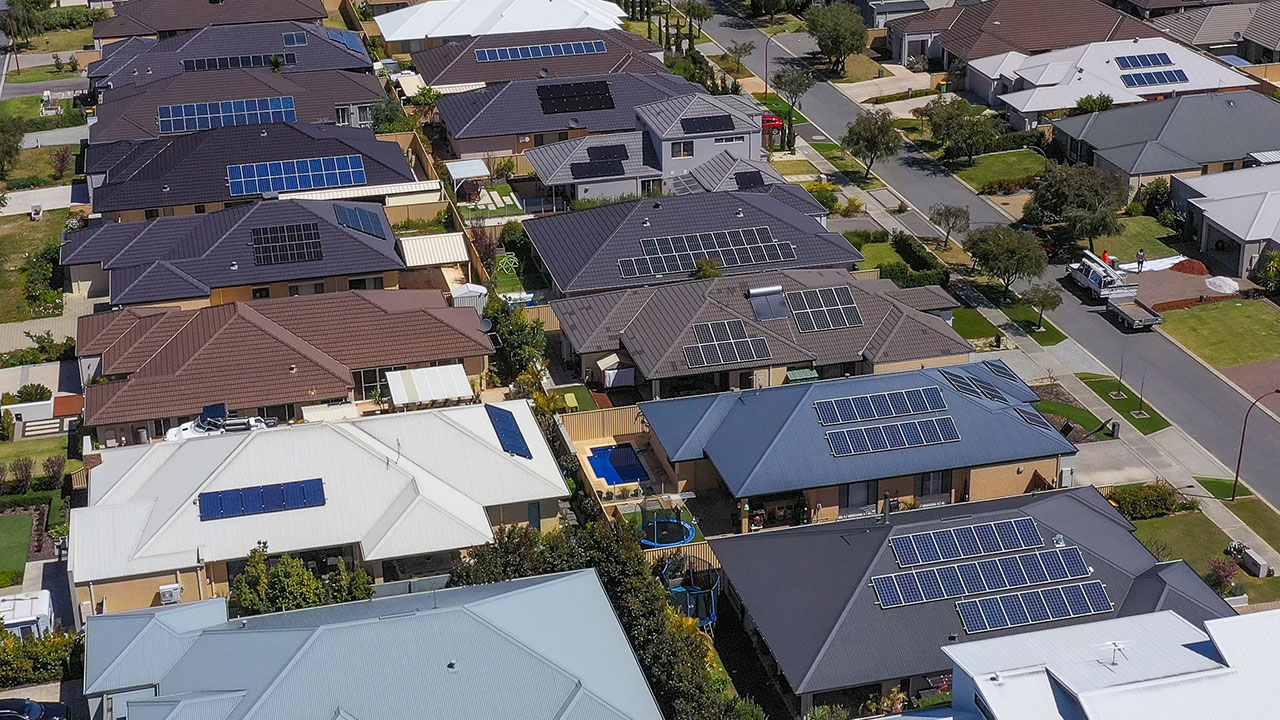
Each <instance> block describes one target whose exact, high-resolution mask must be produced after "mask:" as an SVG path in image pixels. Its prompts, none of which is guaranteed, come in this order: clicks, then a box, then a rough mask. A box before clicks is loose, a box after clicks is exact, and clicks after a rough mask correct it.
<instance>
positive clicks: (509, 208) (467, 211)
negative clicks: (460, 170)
mask: <svg viewBox="0 0 1280 720" xmlns="http://www.w3.org/2000/svg"><path fill="white" fill-rule="evenodd" d="M480 195H481V197H482V198H488V197H491V196H493V195H497V196H498V197H499V198H500V199H502V200H503V203H502V204H501V205H498V204H497V203H496V202H495V203H494V204H493V206H492V207H486V206H485V205H484V204H482V203H481V202H477V203H459V204H458V211H459V212H461V213H462V214H463V215H464V216H466V217H468V218H472V217H486V218H489V217H504V216H506V215H523V214H524V208H523V207H522V206H521V205H520V199H519V198H517V197H516V194H515V192H514V191H512V189H511V186H510V185H508V184H506V183H498V184H496V185H489V186H487V187H485V188H484V189H483V190H481V193H480ZM508 201H510V202H508Z"/></svg>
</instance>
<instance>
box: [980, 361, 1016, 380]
mask: <svg viewBox="0 0 1280 720" xmlns="http://www.w3.org/2000/svg"><path fill="white" fill-rule="evenodd" d="M982 364H983V365H984V366H985V367H986V368H987V370H990V371H991V374H992V375H995V376H996V377H999V378H1004V379H1005V380H1008V381H1009V382H1022V378H1020V377H1018V376H1017V375H1016V374H1015V373H1014V372H1013V371H1012V370H1010V369H1009V366H1008V365H1005V364H1004V361H1003V360H983V361H982Z"/></svg>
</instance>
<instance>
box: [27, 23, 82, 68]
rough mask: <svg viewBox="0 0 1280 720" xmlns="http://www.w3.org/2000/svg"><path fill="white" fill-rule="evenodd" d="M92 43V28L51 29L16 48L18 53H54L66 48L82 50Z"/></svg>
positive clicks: (66, 49)
mask: <svg viewBox="0 0 1280 720" xmlns="http://www.w3.org/2000/svg"><path fill="white" fill-rule="evenodd" d="M92 45H93V28H91V27H87V28H79V29H76V30H51V31H49V32H47V33H44V34H43V35H37V36H35V37H33V38H31V41H30V42H28V43H27V44H25V45H23V46H22V48H21V49H19V50H18V54H19V55H26V54H31V53H56V52H67V51H68V50H83V49H85V47H89V46H92ZM63 60H66V58H63Z"/></svg>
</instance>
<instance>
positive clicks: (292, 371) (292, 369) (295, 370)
mask: <svg viewBox="0 0 1280 720" xmlns="http://www.w3.org/2000/svg"><path fill="white" fill-rule="evenodd" d="M289 374H290V375H297V374H298V366H297V364H296V363H295V364H293V365H290V366H289Z"/></svg>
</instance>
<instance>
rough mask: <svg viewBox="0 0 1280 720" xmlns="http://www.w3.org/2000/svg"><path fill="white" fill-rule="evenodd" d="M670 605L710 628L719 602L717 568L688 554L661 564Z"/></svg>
mask: <svg viewBox="0 0 1280 720" xmlns="http://www.w3.org/2000/svg"><path fill="white" fill-rule="evenodd" d="M661 576H662V580H663V582H664V583H665V584H666V586H667V591H668V592H669V593H670V594H671V595H670V600H671V604H672V606H674V607H675V609H676V610H678V611H680V613H681V614H683V615H685V616H686V617H691V618H693V619H694V620H697V621H698V627H700V628H702V629H703V630H707V631H708V632H710V630H711V626H712V625H714V624H715V621H716V613H717V611H718V610H719V605H720V571H719V570H717V569H716V568H715V567H714V566H712V565H711V563H709V562H707V561H706V560H703V559H701V558H697V557H694V556H692V555H677V556H675V557H673V558H671V559H670V560H668V561H667V562H666V564H665V565H663V566H662V573H661Z"/></svg>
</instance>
